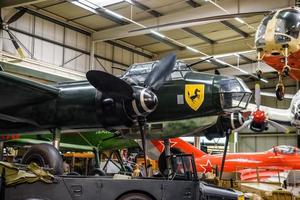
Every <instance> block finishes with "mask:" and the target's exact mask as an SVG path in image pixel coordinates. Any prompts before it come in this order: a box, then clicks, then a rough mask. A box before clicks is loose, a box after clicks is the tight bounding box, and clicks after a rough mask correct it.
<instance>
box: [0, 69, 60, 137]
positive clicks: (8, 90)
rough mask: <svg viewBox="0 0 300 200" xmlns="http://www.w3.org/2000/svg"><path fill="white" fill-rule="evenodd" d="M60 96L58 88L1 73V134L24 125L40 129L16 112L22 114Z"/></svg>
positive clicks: (33, 122) (30, 120)
mask: <svg viewBox="0 0 300 200" xmlns="http://www.w3.org/2000/svg"><path fill="white" fill-rule="evenodd" d="M58 94H59V89H58V88H55V87H52V86H48V85H44V84H41V83H37V82H34V81H30V80H27V79H24V78H21V77H18V76H15V75H11V74H9V73H6V72H3V71H0V99H1V102H0V130H1V133H5V132H6V129H13V128H16V129H18V127H19V126H20V127H24V125H26V127H38V126H39V125H38V124H37V123H36V122H35V121H34V120H32V119H27V118H24V117H20V116H21V115H20V116H18V114H17V113H16V110H18V112H22V109H25V108H26V109H30V108H29V107H30V106H31V105H36V104H38V103H42V102H45V101H49V100H52V99H55V98H56V97H57V96H58Z"/></svg>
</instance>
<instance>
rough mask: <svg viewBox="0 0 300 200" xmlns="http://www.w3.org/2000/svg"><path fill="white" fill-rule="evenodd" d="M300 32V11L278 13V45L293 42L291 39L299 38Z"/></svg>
mask: <svg viewBox="0 0 300 200" xmlns="http://www.w3.org/2000/svg"><path fill="white" fill-rule="evenodd" d="M299 31H300V11H298V10H295V9H288V10H283V11H280V12H279V13H278V15H277V22H276V28H275V32H276V35H275V41H276V42H277V43H286V42H289V41H291V38H295V39H296V38H298V36H299Z"/></svg>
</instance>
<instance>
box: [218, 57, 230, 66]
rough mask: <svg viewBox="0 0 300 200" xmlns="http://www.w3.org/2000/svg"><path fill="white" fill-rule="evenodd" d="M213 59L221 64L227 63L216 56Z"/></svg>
mask: <svg viewBox="0 0 300 200" xmlns="http://www.w3.org/2000/svg"><path fill="white" fill-rule="evenodd" d="M215 61H217V62H218V63H220V64H222V65H228V63H226V62H225V61H223V60H219V59H217V58H215Z"/></svg>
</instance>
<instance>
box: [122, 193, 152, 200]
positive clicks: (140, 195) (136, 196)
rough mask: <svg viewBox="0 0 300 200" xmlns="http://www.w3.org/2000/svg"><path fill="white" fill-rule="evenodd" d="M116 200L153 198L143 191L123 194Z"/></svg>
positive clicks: (146, 199)
mask: <svg viewBox="0 0 300 200" xmlns="http://www.w3.org/2000/svg"><path fill="white" fill-rule="evenodd" d="M118 200H153V198H151V197H150V196H148V195H146V194H143V193H137V192H134V193H128V194H125V195H123V196H121V197H120V198H118Z"/></svg>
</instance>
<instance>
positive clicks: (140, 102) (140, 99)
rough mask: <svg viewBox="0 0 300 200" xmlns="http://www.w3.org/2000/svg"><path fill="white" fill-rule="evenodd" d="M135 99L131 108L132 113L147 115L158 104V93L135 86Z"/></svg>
mask: <svg viewBox="0 0 300 200" xmlns="http://www.w3.org/2000/svg"><path fill="white" fill-rule="evenodd" d="M133 96H134V100H133V101H132V102H131V106H130V108H129V110H130V113H131V114H132V115H133V117H135V116H146V115H148V114H150V113H151V112H153V111H154V110H155V108H156V107H157V104H158V99H157V96H156V94H154V93H153V92H152V91H151V90H149V89H147V88H143V87H134V95H133Z"/></svg>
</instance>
